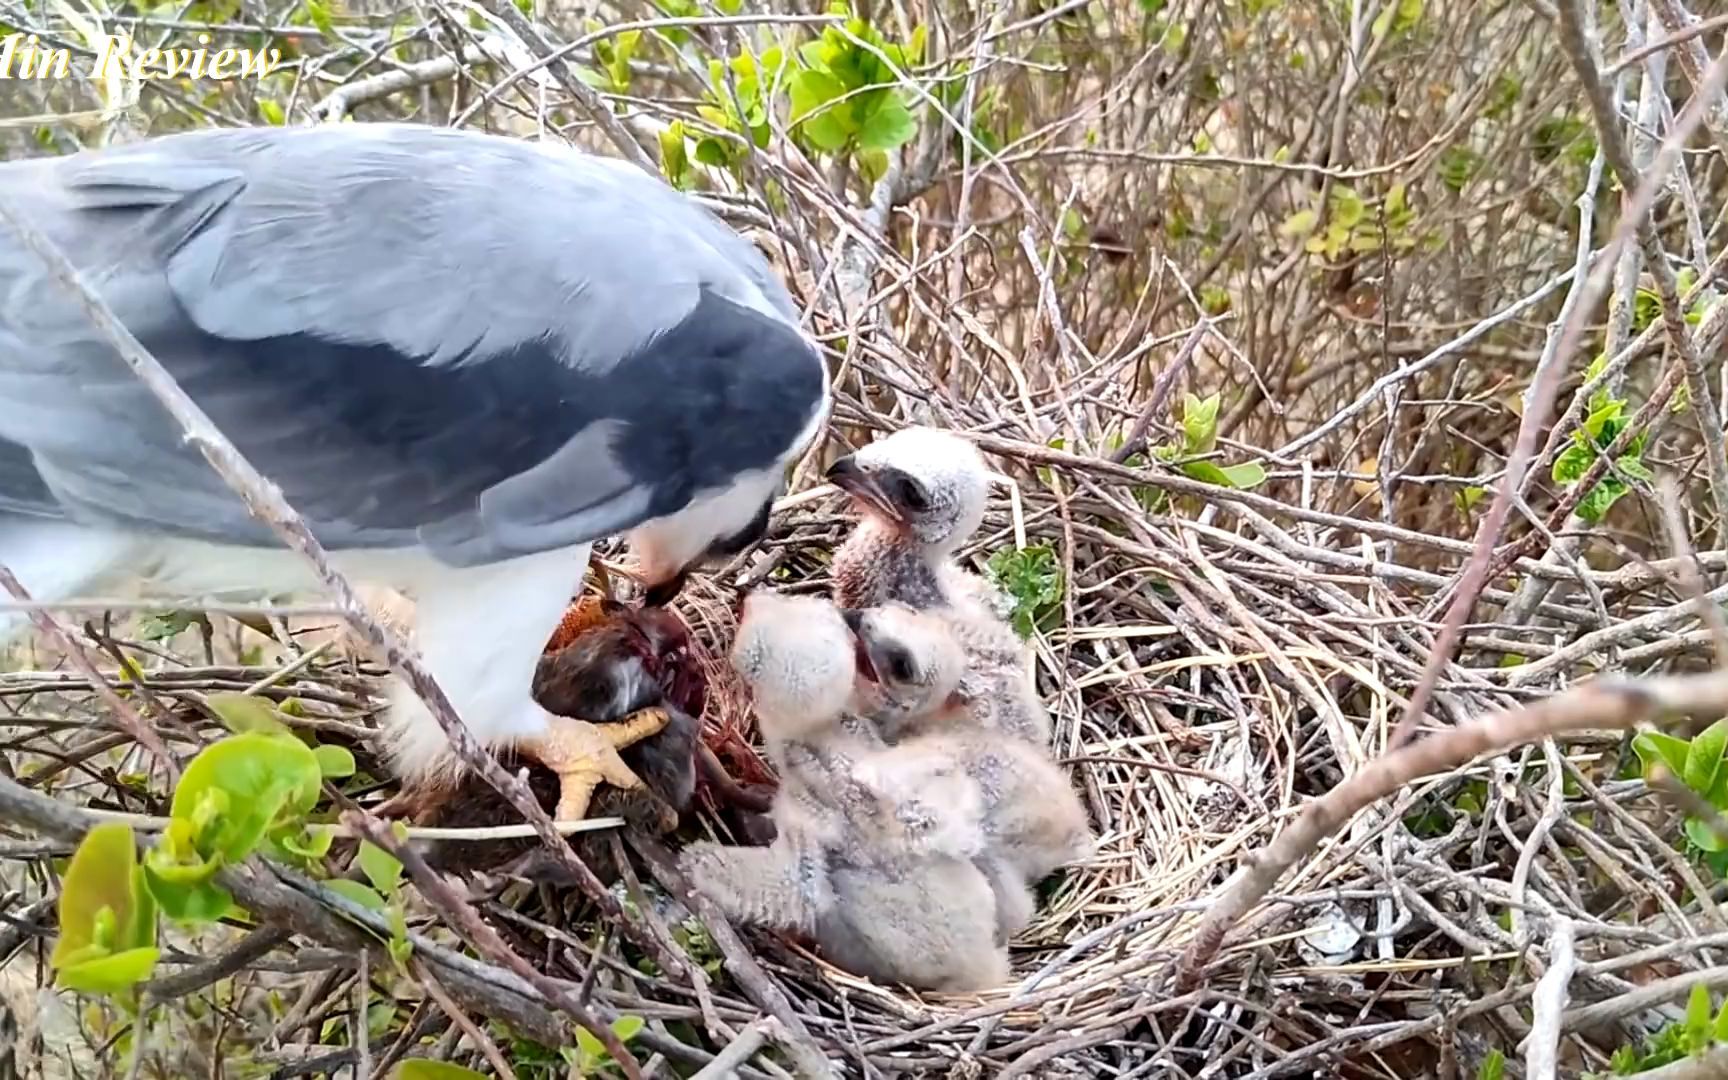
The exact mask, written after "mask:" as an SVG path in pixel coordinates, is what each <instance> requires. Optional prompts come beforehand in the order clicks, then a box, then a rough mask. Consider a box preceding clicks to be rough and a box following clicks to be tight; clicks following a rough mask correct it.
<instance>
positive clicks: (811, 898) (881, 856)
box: [680, 592, 1008, 992]
mask: <svg viewBox="0 0 1728 1080" xmlns="http://www.w3.org/2000/svg"><path fill="white" fill-rule="evenodd" d="M857 663H858V661H857V645H856V641H855V639H854V637H853V635H852V634H851V632H850V630H849V629H848V627H847V626H846V623H845V621H844V620H843V619H842V618H841V616H840V612H839V610H838V609H837V608H835V607H834V606H833V604H831V603H829V602H828V601H826V600H821V599H817V598H813V597H792V596H782V595H777V594H773V593H767V592H757V593H753V594H751V595H750V596H749V597H748V598H747V599H746V600H745V602H744V606H743V609H742V612H741V616H740V619H739V626H738V635H737V639H736V641H735V643H734V645H733V650H732V664H733V666H734V668H735V669H736V670H737V671H738V673H739V675H740V676H741V678H742V679H743V681H744V682H745V684H746V685H747V686H749V688H750V690H751V694H752V696H753V697H754V699H755V706H756V713H757V722H758V725H759V726H760V728H761V729H762V733H763V738H764V741H765V742H766V743H767V746H768V752H769V756H770V758H771V760H772V761H773V762H774V764H775V765H776V766H777V768H778V769H779V772H780V778H781V790H780V793H779V794H778V795H777V796H776V799H775V805H774V809H773V811H772V814H773V816H774V819H775V824H776V826H777V828H778V835H777V836H776V838H775V840H774V842H773V843H772V844H770V845H769V846H768V847H766V848H735V847H723V846H720V845H717V844H712V843H707V842H698V843H695V844H691V845H690V846H689V847H687V848H686V849H685V851H684V853H683V855H682V856H681V859H680V863H681V866H682V867H683V869H684V871H685V872H686V874H687V875H688V876H689V877H690V879H691V881H692V883H693V885H694V886H695V887H696V888H697V889H699V890H700V891H701V892H702V893H703V894H704V895H706V896H708V897H709V898H710V899H712V900H713V901H714V902H715V904H717V905H718V906H719V907H720V908H721V910H722V911H723V912H725V913H726V914H727V915H728V916H730V917H732V918H736V919H739V920H741V921H744V922H748V923H753V924H755V925H760V926H769V927H774V928H777V929H783V930H796V931H801V932H804V933H807V934H810V935H811V936H812V937H814V938H815V940H816V942H817V944H818V945H819V946H820V947H821V949H822V951H823V953H824V954H825V955H826V956H828V958H829V959H830V960H832V961H833V962H834V963H836V964H838V965H840V966H841V967H844V968H846V969H848V970H850V971H852V972H854V973H855V974H858V975H862V976H865V977H867V978H871V979H875V980H878V981H883V982H900V983H905V984H907V985H909V986H914V987H918V988H922V989H930V990H941V991H956V992H958V991H969V990H977V989H982V988H984V987H988V986H994V985H997V984H999V983H1001V982H1003V981H1004V980H1005V979H1006V978H1007V976H1008V957H1007V950H1006V949H1005V948H1004V947H1003V946H1002V944H1001V943H1000V942H999V941H998V940H997V937H998V935H997V933H996V921H997V920H996V918H995V914H994V913H995V907H996V901H995V896H994V894H993V892H992V890H991V886H990V883H989V882H988V881H987V880H986V879H985V877H984V874H983V873H982V872H981V871H980V870H979V869H978V868H977V867H976V866H974V865H973V862H972V858H973V856H975V855H976V854H978V853H979V852H981V851H982V848H983V830H982V826H981V823H980V821H979V819H980V816H981V813H982V803H981V797H980V796H981V793H980V791H979V789H978V786H977V785H976V783H974V782H973V781H972V780H971V778H970V777H969V776H965V775H962V774H960V773H954V774H951V775H946V776H942V775H937V774H935V773H934V772H932V773H931V774H930V777H929V779H930V783H929V785H928V786H923V787H916V786H908V785H900V789H901V790H906V791H908V792H909V794H910V796H911V797H910V798H907V799H904V800H899V801H893V800H885V799H883V798H881V797H880V796H879V795H878V794H877V793H876V792H875V791H874V790H873V789H871V788H867V787H865V786H864V785H863V784H861V783H860V782H858V781H857V780H856V779H854V778H853V775H852V774H853V770H854V769H855V768H856V766H857V765H858V763H859V762H860V761H863V760H867V759H868V758H869V757H870V756H871V755H873V754H876V753H880V752H882V751H883V750H884V749H885V746H884V744H883V743H882V741H881V738H880V736H879V735H877V734H876V732H875V730H874V728H873V727H871V725H869V724H868V723H866V722H865V721H863V720H862V719H861V718H859V717H858V716H857V715H856V714H855V713H854V712H852V711H851V709H850V706H851V704H852V699H853V686H854V681H855V678H856V672H857Z"/></svg>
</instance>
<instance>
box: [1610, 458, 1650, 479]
mask: <svg viewBox="0 0 1728 1080" xmlns="http://www.w3.org/2000/svg"><path fill="white" fill-rule="evenodd" d="M1614 467H1615V468H1616V469H1619V470H1620V471H1621V472H1622V473H1623V474H1625V475H1626V476H1629V477H1631V478H1632V479H1634V480H1641V481H1643V482H1644V483H1646V484H1648V483H1651V482H1653V481H1654V480H1655V479H1656V474H1655V473H1653V472H1651V471H1650V466H1648V465H1646V464H1644V459H1643V458H1640V457H1634V456H1633V455H1631V454H1627V455H1625V456H1624V457H1622V458H1621V459H1620V460H1619V461H1616V462H1615V463H1614Z"/></svg>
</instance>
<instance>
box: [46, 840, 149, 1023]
mask: <svg viewBox="0 0 1728 1080" xmlns="http://www.w3.org/2000/svg"><path fill="white" fill-rule="evenodd" d="M59 920H60V936H59V940H57V941H56V942H55V943H54V951H53V953H51V954H50V956H49V959H48V964H49V966H50V967H52V968H55V969H58V970H59V971H60V982H61V984H62V985H65V986H69V987H72V988H73V989H85V990H89V991H90V992H93V993H108V992H116V991H120V990H125V989H126V988H127V987H129V986H130V985H131V984H132V983H135V982H137V981H138V980H139V979H142V978H145V977H147V976H148V975H149V972H150V969H151V968H152V967H153V966H154V965H155V962H156V950H155V948H154V945H155V943H156V905H155V903H154V900H153V898H152V897H151V895H150V893H149V892H148V890H147V889H146V887H145V883H144V877H143V874H142V873H141V872H140V869H139V866H138V851H137V846H136V843H135V841H134V839H133V835H132V826H130V825H128V824H125V823H124V822H103V823H102V824H100V825H97V826H96V827H95V828H93V829H91V830H90V831H89V832H88V833H86V834H85V835H84V839H83V840H82V841H80V842H79V844H78V848H77V850H75V851H74V852H73V853H72V859H71V861H70V862H69V863H68V864H67V867H66V872H65V876H64V878H63V879H62V881H61V887H60V901H59ZM144 953H148V954H149V955H148V957H147V958H146V957H144V955H143V954H144ZM116 956H126V957H129V959H125V960H113V961H112V962H108V961H110V960H111V958H113V957H116ZM73 969H77V970H76V971H74V970H73ZM140 969H141V970H142V972H143V974H140V975H138V976H137V978H134V979H132V980H131V982H128V983H123V984H121V985H114V984H113V980H115V979H117V978H121V977H123V976H125V975H126V974H127V973H128V972H133V971H136V970H140ZM80 984H81V985H80Z"/></svg>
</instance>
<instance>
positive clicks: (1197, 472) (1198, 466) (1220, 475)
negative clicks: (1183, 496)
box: [1180, 461, 1234, 487]
mask: <svg viewBox="0 0 1728 1080" xmlns="http://www.w3.org/2000/svg"><path fill="white" fill-rule="evenodd" d="M1180 467H1181V469H1182V471H1183V472H1184V473H1187V474H1188V476H1189V477H1190V478H1192V479H1195V480H1198V481H1200V482H1201V483H1202V484H1212V485H1215V486H1217V487H1232V486H1234V485H1232V484H1231V483H1230V474H1229V473H1226V472H1225V471H1224V470H1223V469H1221V468H1219V467H1218V466H1216V465H1214V464H1212V463H1211V462H1210V461H1184V462H1183V463H1182V465H1181V466H1180Z"/></svg>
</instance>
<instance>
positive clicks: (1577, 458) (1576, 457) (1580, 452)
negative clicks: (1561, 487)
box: [1552, 443, 1596, 484]
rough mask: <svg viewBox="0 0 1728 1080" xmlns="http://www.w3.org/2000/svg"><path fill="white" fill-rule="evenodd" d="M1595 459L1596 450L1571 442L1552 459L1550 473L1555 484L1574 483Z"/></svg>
mask: <svg viewBox="0 0 1728 1080" xmlns="http://www.w3.org/2000/svg"><path fill="white" fill-rule="evenodd" d="M1595 461H1596V451H1595V450H1593V449H1591V448H1589V447H1587V446H1579V445H1577V444H1576V443H1572V444H1570V445H1568V446H1567V447H1566V449H1565V450H1563V451H1561V453H1560V456H1559V457H1557V458H1555V459H1554V468H1553V469H1552V475H1553V477H1554V482H1555V483H1556V484H1575V483H1577V482H1578V481H1579V480H1581V479H1583V477H1584V474H1585V473H1587V472H1589V471H1590V466H1591V465H1592V464H1593V463H1594V462H1595Z"/></svg>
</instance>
